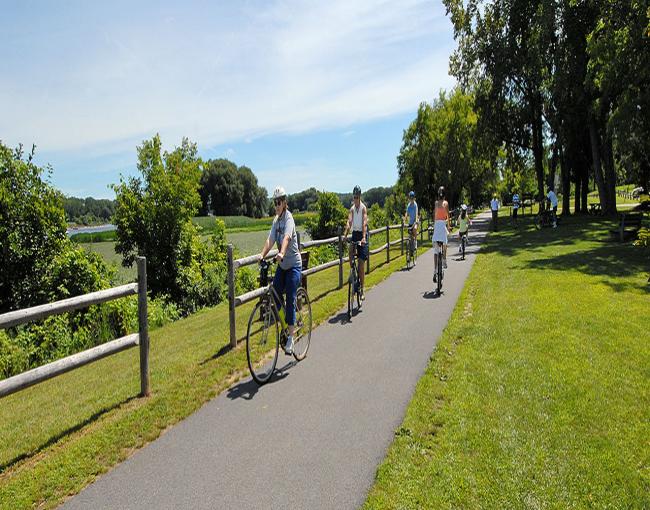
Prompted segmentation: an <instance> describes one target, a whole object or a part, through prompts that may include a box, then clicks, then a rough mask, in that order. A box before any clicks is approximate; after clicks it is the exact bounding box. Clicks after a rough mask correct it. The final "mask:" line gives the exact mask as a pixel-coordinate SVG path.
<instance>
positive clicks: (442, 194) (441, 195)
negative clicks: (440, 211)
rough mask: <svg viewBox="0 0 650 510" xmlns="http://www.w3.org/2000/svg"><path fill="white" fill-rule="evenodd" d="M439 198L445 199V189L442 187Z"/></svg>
mask: <svg viewBox="0 0 650 510" xmlns="http://www.w3.org/2000/svg"><path fill="white" fill-rule="evenodd" d="M438 198H445V187H444V186H440V187H439V188H438Z"/></svg>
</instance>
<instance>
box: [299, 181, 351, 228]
mask: <svg viewBox="0 0 650 510" xmlns="http://www.w3.org/2000/svg"><path fill="white" fill-rule="evenodd" d="M347 217H348V213H347V211H346V209H345V207H343V205H341V202H340V200H339V198H338V196H337V195H336V193H330V192H327V191H321V192H319V193H318V215H317V216H316V217H315V218H310V219H308V220H307V221H306V222H305V229H306V230H307V232H308V233H309V235H310V236H311V238H312V239H327V238H328V237H334V236H336V235H337V234H338V229H339V228H342V227H343V226H344V225H345V221H346V219H347Z"/></svg>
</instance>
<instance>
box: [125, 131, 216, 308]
mask: <svg viewBox="0 0 650 510" xmlns="http://www.w3.org/2000/svg"><path fill="white" fill-rule="evenodd" d="M201 164H202V162H201V160H200V159H199V158H198V157H197V150H196V145H195V144H193V143H191V142H190V141H189V140H188V139H186V138H184V139H183V141H182V143H181V145H180V147H177V148H176V149H175V150H173V151H172V152H164V153H163V152H162V147H161V141H160V137H159V136H158V135H156V136H155V137H153V138H152V139H151V140H145V141H144V142H143V143H142V145H141V146H140V147H138V170H139V171H140V174H141V177H130V178H129V179H128V180H124V179H121V181H120V184H118V185H115V186H113V188H114V190H115V193H116V195H117V208H116V211H115V218H114V219H115V225H116V226H117V244H116V246H115V251H116V252H118V253H121V254H122V256H123V264H124V265H125V266H130V265H132V264H133V262H134V261H135V257H136V256H137V255H144V256H145V257H146V258H147V280H148V287H149V289H150V291H151V294H152V296H154V297H155V296H161V295H166V296H169V297H170V298H171V299H172V301H174V302H175V303H176V304H178V305H179V306H180V307H181V310H182V312H184V313H189V312H191V311H193V310H195V309H196V308H198V307H200V306H203V305H206V304H215V303H217V302H218V301H219V299H220V290H219V288H220V286H221V285H222V283H223V276H224V273H225V269H223V260H224V242H223V227H222V228H221V231H219V229H217V234H215V237H214V238H213V241H212V243H208V244H204V243H202V242H201V240H200V237H199V235H198V233H197V230H196V228H195V227H194V226H193V225H192V222H191V218H192V217H193V216H194V215H195V214H196V211H197V209H198V207H199V204H200V197H199V193H198V188H199V178H200V176H201Z"/></svg>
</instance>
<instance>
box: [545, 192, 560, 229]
mask: <svg viewBox="0 0 650 510" xmlns="http://www.w3.org/2000/svg"><path fill="white" fill-rule="evenodd" d="M546 198H547V199H548V201H549V202H551V208H552V210H553V228H557V204H558V201H557V195H556V194H555V192H554V191H553V188H549V189H548V193H547V194H546Z"/></svg>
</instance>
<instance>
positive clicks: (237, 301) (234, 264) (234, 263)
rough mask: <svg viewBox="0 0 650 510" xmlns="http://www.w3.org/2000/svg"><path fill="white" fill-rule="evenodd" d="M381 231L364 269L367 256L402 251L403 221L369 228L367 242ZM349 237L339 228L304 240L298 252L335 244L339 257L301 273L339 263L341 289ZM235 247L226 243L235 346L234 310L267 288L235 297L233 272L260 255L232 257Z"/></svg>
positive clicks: (253, 262) (312, 272)
mask: <svg viewBox="0 0 650 510" xmlns="http://www.w3.org/2000/svg"><path fill="white" fill-rule="evenodd" d="M397 229H399V230H400V232H401V234H400V238H399V239H395V240H393V241H391V240H390V230H397ZM382 232H385V233H386V243H384V244H383V245H382V246H381V247H379V248H376V249H374V250H369V251H368V253H369V256H368V259H367V261H366V264H367V266H366V272H367V273H369V272H370V255H377V254H379V253H381V252H382V251H384V250H386V260H387V261H388V260H390V247H391V246H395V245H397V244H400V245H401V246H402V249H401V254H402V255H403V254H404V223H402V224H397V225H386V226H385V227H379V228H376V229H374V230H369V231H368V238H369V240H368V242H370V239H371V238H372V236H373V235H378V234H381V233H382ZM349 238H350V236H347V237H345V238H344V237H343V236H342V235H341V230H340V229H339V235H338V236H336V237H330V238H327V239H317V240H312V241H305V242H300V240H298V242H299V244H300V249H301V251H303V250H307V249H308V248H313V247H317V246H323V245H326V244H336V245H337V247H338V257H337V258H336V259H334V260H330V261H327V262H324V263H322V264H319V265H317V266H314V267H310V268H307V269H305V270H303V272H302V275H303V276H309V275H312V274H316V273H319V272H321V271H325V270H326V269H330V268H332V267H336V266H338V268H339V271H338V273H339V281H338V288H339V289H340V288H341V287H343V266H344V264H345V263H346V262H349V260H350V258H349V257H346V256H344V247H343V245H344V242H346V241H347V240H348V239H349ZM233 253H234V248H233V246H232V244H229V245H228V307H229V314H228V315H229V321H230V345H231V347H236V346H237V335H236V331H235V320H236V313H235V309H236V308H237V307H238V306H241V305H243V304H244V303H248V302H249V301H252V300H254V299H257V298H258V297H260V296H262V295H263V294H264V293H265V292H266V291H267V287H262V288H258V289H255V290H252V291H250V292H246V293H245V294H241V295H239V296H235V271H236V270H237V269H239V268H240V267H245V266H250V265H252V264H256V263H257V262H259V261H260V256H259V255H250V256H248V257H242V258H239V259H234V255H233ZM277 253H278V251H277V250H273V251H270V252H269V253H268V255H267V256H266V257H265V258H266V259H271V258H273V257H275V255H276V254H277Z"/></svg>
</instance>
